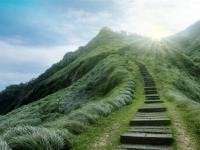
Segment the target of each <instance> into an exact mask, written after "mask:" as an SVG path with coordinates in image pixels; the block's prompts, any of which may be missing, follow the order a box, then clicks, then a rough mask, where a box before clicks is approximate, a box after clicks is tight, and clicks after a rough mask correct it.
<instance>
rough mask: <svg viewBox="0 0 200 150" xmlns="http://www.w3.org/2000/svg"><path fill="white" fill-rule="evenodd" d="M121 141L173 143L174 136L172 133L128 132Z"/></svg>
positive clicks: (131, 142) (153, 143) (154, 143)
mask: <svg viewBox="0 0 200 150" xmlns="http://www.w3.org/2000/svg"><path fill="white" fill-rule="evenodd" d="M120 141H121V143H122V144H151V145H170V144H172V143H173V137H172V134H153V133H132V132H127V133H125V134H123V135H121V138H120Z"/></svg>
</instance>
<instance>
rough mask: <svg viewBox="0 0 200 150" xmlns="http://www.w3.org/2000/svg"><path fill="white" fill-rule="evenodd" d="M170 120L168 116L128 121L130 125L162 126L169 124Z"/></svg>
mask: <svg viewBox="0 0 200 150" xmlns="http://www.w3.org/2000/svg"><path fill="white" fill-rule="evenodd" d="M170 123H171V121H170V119H168V118H155V119H154V118H152V119H151V118H142V119H133V120H131V121H130V126H138V125H141V126H164V125H170Z"/></svg>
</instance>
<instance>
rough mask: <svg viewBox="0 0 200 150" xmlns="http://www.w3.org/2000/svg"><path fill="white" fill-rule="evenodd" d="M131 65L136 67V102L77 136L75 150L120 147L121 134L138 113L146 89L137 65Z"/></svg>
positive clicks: (106, 149)
mask: <svg viewBox="0 0 200 150" xmlns="http://www.w3.org/2000/svg"><path fill="white" fill-rule="evenodd" d="M131 67H134V68H135V69H134V72H133V74H134V76H135V77H136V78H135V80H136V85H137V88H136V95H135V99H134V102H133V103H132V104H131V105H129V106H126V107H124V108H122V109H120V110H119V111H117V112H114V113H113V114H111V115H110V116H109V117H107V118H105V119H103V120H101V121H99V122H98V123H97V124H96V125H94V126H92V128H90V129H89V130H87V131H86V133H84V134H81V135H79V136H75V137H74V138H73V143H74V149H75V150H83V149H84V150H93V149H101V150H113V149H115V150H117V149H119V136H120V135H121V134H122V133H124V132H125V131H126V130H127V128H128V124H129V122H130V120H131V119H132V118H133V117H134V116H135V115H136V113H137V109H138V108H139V107H141V106H142V105H143V102H144V94H143V90H144V89H143V84H141V83H142V82H143V81H142V79H141V78H140V75H139V72H138V71H136V70H137V68H136V66H131ZM125 114H126V115H125ZM125 116H126V117H125Z"/></svg>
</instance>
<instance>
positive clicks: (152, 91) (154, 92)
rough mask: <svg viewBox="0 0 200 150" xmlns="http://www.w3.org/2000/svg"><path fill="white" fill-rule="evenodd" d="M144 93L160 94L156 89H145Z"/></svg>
mask: <svg viewBox="0 0 200 150" xmlns="http://www.w3.org/2000/svg"><path fill="white" fill-rule="evenodd" d="M144 94H145V95H147V94H158V92H157V91H156V90H151V91H150V90H149V91H145V92H144Z"/></svg>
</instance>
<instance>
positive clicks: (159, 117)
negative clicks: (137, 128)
mask: <svg viewBox="0 0 200 150" xmlns="http://www.w3.org/2000/svg"><path fill="white" fill-rule="evenodd" d="M135 119H167V116H136V117H135Z"/></svg>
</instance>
